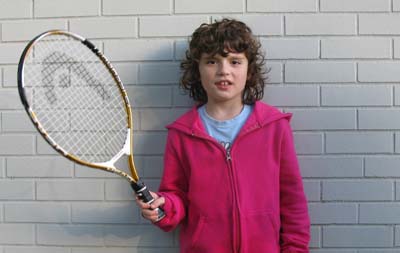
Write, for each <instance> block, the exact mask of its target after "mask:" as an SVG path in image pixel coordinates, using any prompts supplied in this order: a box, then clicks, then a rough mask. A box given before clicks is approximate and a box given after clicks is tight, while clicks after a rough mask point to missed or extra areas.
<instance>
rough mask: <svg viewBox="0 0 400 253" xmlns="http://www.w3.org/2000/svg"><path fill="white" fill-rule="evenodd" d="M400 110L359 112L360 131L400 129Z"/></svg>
mask: <svg viewBox="0 0 400 253" xmlns="http://www.w3.org/2000/svg"><path fill="white" fill-rule="evenodd" d="M377 96H378V95H377ZM399 117H400V110H393V109H363V110H359V115H358V120H359V128H360V129H371V130H373V129H381V130H388V129H400V120H399Z"/></svg>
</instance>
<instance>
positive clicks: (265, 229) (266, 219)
mask: <svg viewBox="0 0 400 253" xmlns="http://www.w3.org/2000/svg"><path fill="white" fill-rule="evenodd" d="M243 239H244V240H243V246H244V248H245V249H247V251H246V250H245V252H269V253H275V252H279V228H278V224H277V221H276V220H275V219H274V218H273V215H272V213H271V212H265V211H255V212H252V213H249V214H248V215H247V216H246V217H245V219H244V222H243Z"/></svg>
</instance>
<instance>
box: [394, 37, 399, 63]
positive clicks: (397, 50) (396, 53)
mask: <svg viewBox="0 0 400 253" xmlns="http://www.w3.org/2000/svg"><path fill="white" fill-rule="evenodd" d="M393 44H394V46H393V49H394V52H393V55H394V58H395V59H398V58H400V39H396V38H395V39H393Z"/></svg>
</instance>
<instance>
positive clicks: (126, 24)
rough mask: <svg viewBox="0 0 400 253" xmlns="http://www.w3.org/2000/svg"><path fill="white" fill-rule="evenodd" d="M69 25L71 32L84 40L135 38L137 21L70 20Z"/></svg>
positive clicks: (122, 18) (126, 19)
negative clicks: (79, 35)
mask: <svg viewBox="0 0 400 253" xmlns="http://www.w3.org/2000/svg"><path fill="white" fill-rule="evenodd" d="M69 25H70V30H71V31H73V32H75V33H77V34H81V35H82V36H84V37H85V38H134V37H137V19H136V18H132V17H113V18H108V17H106V18H85V19H72V20H70V21H69Z"/></svg>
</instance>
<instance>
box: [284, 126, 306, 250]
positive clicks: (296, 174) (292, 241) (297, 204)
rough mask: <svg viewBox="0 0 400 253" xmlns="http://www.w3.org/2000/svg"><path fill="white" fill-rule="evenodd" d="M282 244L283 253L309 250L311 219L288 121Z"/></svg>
mask: <svg viewBox="0 0 400 253" xmlns="http://www.w3.org/2000/svg"><path fill="white" fill-rule="evenodd" d="M282 131H283V134H282V141H281V168H280V210H281V231H280V244H281V252H282V253H294V252H296V253H298V252H301V253H306V252H307V253H308V252H309V248H308V243H309V241H310V219H309V215H308V208H307V200H306V197H305V194H304V189H303V182H302V178H301V175H300V169H299V165H298V161H297V156H296V152H295V147H294V143H293V134H292V130H291V128H290V125H289V121H284V124H283V126H282Z"/></svg>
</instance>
